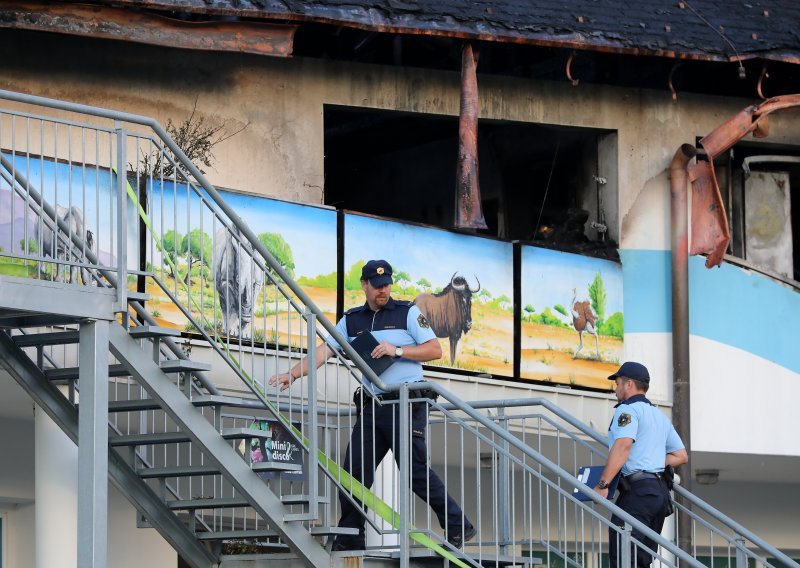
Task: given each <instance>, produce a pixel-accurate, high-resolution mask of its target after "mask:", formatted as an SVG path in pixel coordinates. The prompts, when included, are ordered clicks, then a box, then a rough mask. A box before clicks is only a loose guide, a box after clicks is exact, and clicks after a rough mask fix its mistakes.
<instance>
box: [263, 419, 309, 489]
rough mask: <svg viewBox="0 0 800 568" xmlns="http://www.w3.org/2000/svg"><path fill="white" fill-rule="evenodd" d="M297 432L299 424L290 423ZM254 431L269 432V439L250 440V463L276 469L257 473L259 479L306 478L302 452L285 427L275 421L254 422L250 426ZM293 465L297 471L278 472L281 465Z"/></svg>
mask: <svg viewBox="0 0 800 568" xmlns="http://www.w3.org/2000/svg"><path fill="white" fill-rule="evenodd" d="M292 426H293V427H294V428H296V429H297V430H298V431H299V430H300V427H301V425H300V423H292ZM250 428H252V429H254V430H263V431H269V432H270V434H271V437H269V438H252V439H251V440H250V463H251V464H254V463H273V464H275V465H276V466H277V467H276V469H275V470H274V471H259V472H258V476H259V477H260V478H261V479H264V480H268V479H290V480H304V479H305V478H306V471H305V467H304V466H303V450H302V448H301V447H300V444H298V443H297V440H295V439H294V438H293V437H292V435H291V434H290V433H289V431H288V430H287V429H286V427H285V426H284V425H283V424H281V423H280V422H279V421H277V420H255V421H253V423H252V424H251V425H250ZM286 464H289V465H293V466H297V467H298V468H299V469H292V470H289V471H285V470H280V469H279V467H280V466H281V465H286Z"/></svg>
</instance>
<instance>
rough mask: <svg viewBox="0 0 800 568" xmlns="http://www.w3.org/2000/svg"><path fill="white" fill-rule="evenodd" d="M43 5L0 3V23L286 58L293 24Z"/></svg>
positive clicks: (97, 36) (82, 5)
mask: <svg viewBox="0 0 800 568" xmlns="http://www.w3.org/2000/svg"><path fill="white" fill-rule="evenodd" d="M36 8H43V9H42V10H37V9H36ZM44 8H45V7H44V6H43V4H42V3H41V2H9V3H2V4H0V28H11V29H24V30H29V31H39V32H50V33H59V34H64V35H73V36H82V37H93V38H101V39H109V40H115V41H126V42H131V43H139V44H145V45H157V46H163V47H175V48H178V49H189V50H197V51H219V52H238V53H250V54H255V55H267V56H271V57H290V56H291V54H292V49H293V42H294V34H295V32H296V31H297V25H296V24H285V23H284V24H279V23H275V22H267V21H265V22H252V21H243V22H235V21H234V22H229V21H211V22H185V21H182V20H176V19H173V18H169V17H167V16H164V15H162V14H158V13H152V12H135V13H132V12H131V11H130V10H125V9H120V8H112V7H108V6H97V5H95V6H91V5H86V4H76V5H63V4H55V5H50V6H47V7H46V9H44ZM198 32H200V33H198Z"/></svg>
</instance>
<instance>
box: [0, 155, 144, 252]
mask: <svg viewBox="0 0 800 568" xmlns="http://www.w3.org/2000/svg"><path fill="white" fill-rule="evenodd" d="M5 155H6V156H7V157H8V158H9V159H10V158H11V154H10V153H7V152H6V153H5ZM13 163H14V166H15V167H16V168H17V172H18V173H19V174H21V175H22V176H23V177H24V178H25V179H27V180H28V182H29V183H30V185H31V186H32V187H33V188H34V189H35V190H36V191H38V192H40V193H41V194H42V197H43V198H44V199H45V201H47V202H48V203H50V204H51V205H56V204H57V205H60V206H62V207H69V206H74V207H78V208H79V209H80V210H81V211H82V212H83V218H84V222H85V223H86V228H87V229H89V230H91V231H92V232H93V233H94V236H95V243H96V248H99V252H100V258H101V261H103V262H107V263H108V262H113V256H112V255H113V252H114V251H112V250H111V249H112V248H115V247H116V244H115V242H116V238H117V235H116V224H113V225H112V223H115V221H116V218H117V215H116V213H117V200H116V185H115V184H116V175H115V174H114V172H113V171H111V170H109V169H108V168H101V167H95V166H90V165H86V166H84V165H81V164H67V163H58V164H56V163H55V162H53V161H52V160H47V159H45V160H42V159H39V158H34V157H31V158H28V157H27V156H26V155H22V154H17V155H16V156H14V159H13ZM2 187H3V188H5V189H9V191H10V188H9V186H8V184H6V183H5V182H2ZM129 204H130V201H129ZM15 215H16V216H18V217H19V216H22V215H23V211H22V210H19V211H15ZM29 218H30V219H34V218H35V213H33V209H30V210H29ZM31 230H32V228H31ZM112 231H113V234H112ZM135 235H136V216H135V214H134V213H133V208H132V207H129V212H128V243H127V244H128V250H127V257H128V259H129V262H128V264H129V268H133V267H135V266H136V258H137V253H136V250H137V245H138V240H137V239H136V237H135Z"/></svg>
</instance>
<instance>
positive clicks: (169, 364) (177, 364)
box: [158, 359, 211, 373]
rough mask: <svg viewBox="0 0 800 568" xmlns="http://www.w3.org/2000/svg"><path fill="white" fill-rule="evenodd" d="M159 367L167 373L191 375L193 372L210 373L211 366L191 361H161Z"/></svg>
mask: <svg viewBox="0 0 800 568" xmlns="http://www.w3.org/2000/svg"><path fill="white" fill-rule="evenodd" d="M158 366H159V367H160V368H161V370H162V371H164V372H165V373H189V372H193V371H210V370H211V365H209V364H208V363H198V362H197V361H190V360H189V359H169V360H167V361H161V362H160V363H159V364H158Z"/></svg>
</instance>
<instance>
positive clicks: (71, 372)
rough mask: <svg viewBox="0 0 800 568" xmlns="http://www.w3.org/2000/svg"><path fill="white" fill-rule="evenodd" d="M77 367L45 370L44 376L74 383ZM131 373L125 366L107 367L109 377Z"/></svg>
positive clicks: (53, 379) (77, 371)
mask: <svg viewBox="0 0 800 568" xmlns="http://www.w3.org/2000/svg"><path fill="white" fill-rule="evenodd" d="M79 371H80V368H79V367H64V368H63V369H45V370H44V375H45V376H46V377H47V378H48V379H50V380H51V381H74V380H76V379H77V378H78V374H79ZM130 374H131V373H130V371H128V369H127V367H125V365H121V364H115V365H109V366H108V376H109V377H127V376H129V375H130Z"/></svg>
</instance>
